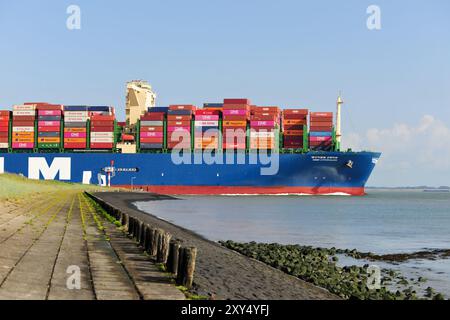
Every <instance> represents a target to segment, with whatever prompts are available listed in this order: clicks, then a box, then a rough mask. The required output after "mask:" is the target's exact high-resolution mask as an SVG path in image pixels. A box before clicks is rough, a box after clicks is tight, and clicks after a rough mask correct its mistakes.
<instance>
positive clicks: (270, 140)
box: [250, 106, 280, 150]
mask: <svg viewBox="0 0 450 320" xmlns="http://www.w3.org/2000/svg"><path fill="white" fill-rule="evenodd" d="M250 110H251V116H250V149H252V150H258V149H265V150H273V149H276V148H277V147H278V133H279V129H280V108H278V107H257V106H252V107H251V109H250Z"/></svg>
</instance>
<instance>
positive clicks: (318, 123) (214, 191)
mask: <svg viewBox="0 0 450 320" xmlns="http://www.w3.org/2000/svg"><path fill="white" fill-rule="evenodd" d="M155 100H156V94H155V93H154V92H153V90H152V88H151V86H150V85H149V84H148V83H147V82H145V81H131V82H129V83H128V84H127V94H126V108H125V110H126V121H124V122H120V121H118V120H117V118H116V115H115V110H114V108H113V107H110V106H85V105H60V104H51V103H44V102H28V103H24V104H21V105H15V106H13V107H12V110H0V173H5V172H8V173H15V174H22V175H24V176H26V177H28V178H30V179H46V180H59V181H64V182H72V183H83V184H96V185H101V186H110V187H124V188H133V189H139V190H143V191H148V192H155V193H163V194H171V195H253V194H265V195H269V194H273V195H285V194H304V195H329V194H342V195H364V194H365V185H366V182H367V180H368V179H369V177H370V175H371V173H372V171H373V169H374V167H375V165H376V163H377V161H378V159H379V158H380V156H381V154H380V153H377V152H368V151H363V152H353V151H351V150H346V151H341V106H342V104H343V101H342V99H341V98H340V97H339V98H338V100H337V112H336V114H335V115H334V113H333V112H311V111H310V110H308V109H304V108H286V109H284V110H283V109H281V108H279V107H278V106H257V105H253V104H252V103H251V101H250V100H249V99H224V100H223V102H220V103H205V104H204V105H203V106H202V107H201V108H200V107H197V106H194V105H189V104H174V105H170V106H167V107H157V106H156V103H155Z"/></svg>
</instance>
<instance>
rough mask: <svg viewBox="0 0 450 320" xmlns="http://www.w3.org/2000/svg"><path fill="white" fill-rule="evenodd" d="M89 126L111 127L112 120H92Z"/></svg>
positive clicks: (112, 124)
mask: <svg viewBox="0 0 450 320" xmlns="http://www.w3.org/2000/svg"><path fill="white" fill-rule="evenodd" d="M91 126H93V127H113V126H114V122H112V121H109V120H107V121H100V120H92V121H91Z"/></svg>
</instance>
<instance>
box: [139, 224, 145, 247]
mask: <svg viewBox="0 0 450 320" xmlns="http://www.w3.org/2000/svg"><path fill="white" fill-rule="evenodd" d="M139 229H140V231H139V244H140V245H141V247H143V248H145V247H144V244H145V224H144V223H143V222H142V221H141V222H140V225H139Z"/></svg>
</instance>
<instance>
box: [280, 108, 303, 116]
mask: <svg viewBox="0 0 450 320" xmlns="http://www.w3.org/2000/svg"><path fill="white" fill-rule="evenodd" d="M308 113H309V110H308V109H285V110H283V114H285V115H286V114H295V115H307V114H308Z"/></svg>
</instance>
